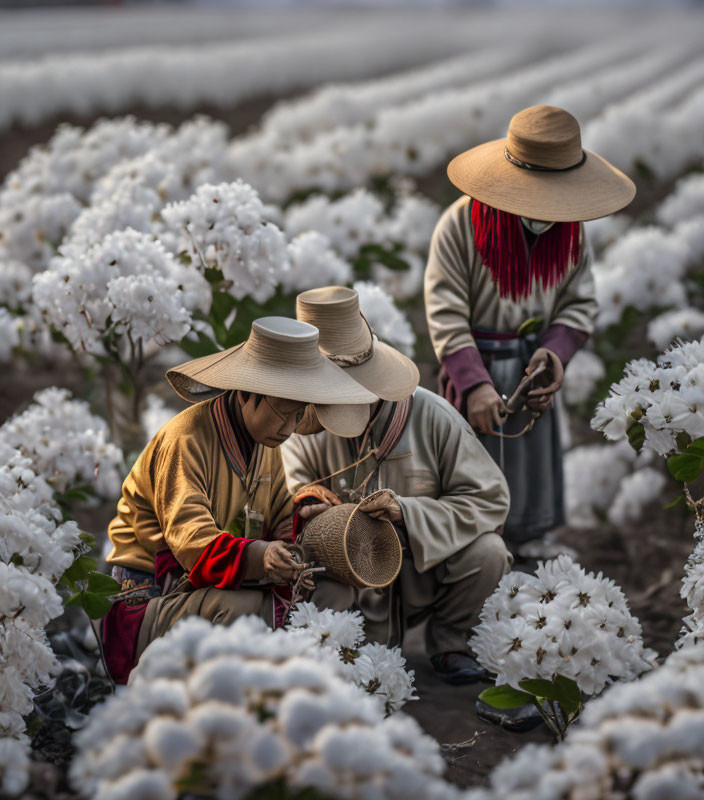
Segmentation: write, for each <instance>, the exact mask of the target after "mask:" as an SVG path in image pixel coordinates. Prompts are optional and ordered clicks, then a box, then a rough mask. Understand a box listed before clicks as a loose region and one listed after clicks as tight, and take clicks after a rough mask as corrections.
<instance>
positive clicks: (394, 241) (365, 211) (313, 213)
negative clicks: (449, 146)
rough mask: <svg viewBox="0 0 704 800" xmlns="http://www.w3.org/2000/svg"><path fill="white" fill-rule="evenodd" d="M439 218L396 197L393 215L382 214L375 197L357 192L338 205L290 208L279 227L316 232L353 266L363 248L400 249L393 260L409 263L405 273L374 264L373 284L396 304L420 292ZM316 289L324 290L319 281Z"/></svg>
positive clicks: (422, 201) (430, 206) (421, 203)
mask: <svg viewBox="0 0 704 800" xmlns="http://www.w3.org/2000/svg"><path fill="white" fill-rule="evenodd" d="M439 216H440V209H439V208H438V206H437V205H436V204H435V203H432V202H431V201H430V200H428V199H426V198H424V197H421V196H420V195H409V194H406V195H399V196H398V197H397V198H396V202H395V204H394V208H393V210H392V211H391V212H390V213H386V212H385V210H384V206H383V205H382V203H381V201H380V200H379V198H378V197H376V196H375V195H374V194H372V193H371V192H369V191H367V190H366V189H357V190H355V191H353V192H350V193H349V194H347V195H344V196H343V197H341V198H339V199H337V200H330V199H328V198H327V197H325V196H324V195H313V196H312V197H309V198H308V199H307V200H305V201H304V202H303V203H299V204H294V205H292V206H290V207H289V208H288V209H287V211H286V213H285V223H284V224H285V228H286V232H287V233H288V234H289V236H291V235H295V234H300V233H303V232H305V231H312V230H317V231H319V232H321V233H322V234H324V235H325V236H326V237H327V238H328V240H329V241H330V243H331V245H332V247H333V248H334V249H335V250H336V251H337V252H338V253H339V254H340V255H342V256H343V257H344V258H347V259H352V260H353V259H355V258H356V257H357V256H358V255H359V254H360V248H362V247H363V246H364V245H372V244H375V245H381V246H382V247H388V248H390V247H392V246H394V245H396V246H400V248H401V249H400V250H399V251H398V252H397V253H396V255H397V256H398V257H399V258H401V259H404V260H405V261H406V262H407V263H408V265H409V269H408V270H402V271H396V270H391V269H388V268H387V267H385V266H384V265H383V264H381V263H374V264H373V273H374V278H375V280H376V282H377V283H378V284H379V285H380V286H381V287H382V288H384V289H386V291H388V292H390V294H391V295H392V296H393V297H395V298H399V299H400V298H407V297H412V296H414V295H416V294H417V293H418V291H419V289H420V286H421V284H422V281H423V270H424V267H425V258H426V256H427V252H428V245H429V243H430V238H431V236H432V235H433V230H434V228H435V225H436V223H437V221H438V218H439ZM328 271H330V268H328ZM324 274H326V273H324ZM340 282H343V281H340ZM344 282H346V281H344ZM317 285H318V286H321V285H324V284H323V283H322V281H320V280H319V281H318V282H317Z"/></svg>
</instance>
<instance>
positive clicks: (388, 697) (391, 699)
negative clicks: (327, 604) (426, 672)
mask: <svg viewBox="0 0 704 800" xmlns="http://www.w3.org/2000/svg"><path fill="white" fill-rule="evenodd" d="M290 627H291V628H293V629H305V630H307V631H309V632H310V633H311V634H312V635H313V636H315V638H316V639H317V641H318V643H319V645H320V646H321V647H323V648H330V649H331V650H333V651H334V652H336V653H337V654H338V656H339V658H340V660H341V661H342V662H343V664H344V670H345V672H344V674H345V676H346V677H348V678H349V679H350V680H351V681H352V682H353V683H356V684H357V685H358V686H360V687H361V688H362V689H364V690H365V691H366V692H368V693H369V694H371V695H373V696H374V697H376V698H378V699H379V700H380V701H381V704H382V706H383V708H384V710H385V712H386V713H387V714H389V713H391V712H392V711H397V710H398V709H399V708H401V707H402V706H403V705H404V704H405V703H406V702H407V701H408V700H415V699H417V698H416V697H415V696H414V694H413V671H412V670H411V671H410V672H407V671H406V670H405V669H404V667H405V664H406V659H405V658H404V657H403V655H402V654H401V650H400V648H398V647H394V648H389V647H387V646H386V645H383V644H362V641H363V640H364V620H363V618H362V615H361V614H360V612H359V611H355V612H350V611H332V610H330V609H323V610H320V609H318V608H316V607H315V605H313V603H299V604H298V606H297V607H296V609H295V610H294V611H293V613H292V614H291V617H290Z"/></svg>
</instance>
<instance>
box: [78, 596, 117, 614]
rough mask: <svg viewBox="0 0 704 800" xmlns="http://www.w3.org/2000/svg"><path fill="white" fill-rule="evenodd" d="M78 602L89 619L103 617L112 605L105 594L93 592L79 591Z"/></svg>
mask: <svg viewBox="0 0 704 800" xmlns="http://www.w3.org/2000/svg"><path fill="white" fill-rule="evenodd" d="M80 604H81V606H82V607H83V610H84V611H85V612H86V614H88V616H89V617H90V618H91V619H100V618H101V617H104V616H105V615H106V614H107V613H108V611H110V607H111V606H112V603H111V602H110V601H109V600H108V599H107V597H105V595H102V594H96V593H95V592H81V601H80Z"/></svg>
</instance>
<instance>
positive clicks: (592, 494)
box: [564, 441, 665, 528]
mask: <svg viewBox="0 0 704 800" xmlns="http://www.w3.org/2000/svg"><path fill="white" fill-rule="evenodd" d="M652 458H653V454H652V453H650V452H645V453H641V454H636V452H635V451H634V450H633V448H632V447H631V446H630V445H629V444H628V443H627V442H626V441H620V442H618V443H616V444H586V445H580V446H578V447H574V448H573V449H572V450H569V451H568V452H567V453H566V454H565V458H564V471H565V506H566V511H567V519H568V521H569V524H570V525H571V526H572V527H575V528H591V527H595V526H596V525H598V524H599V520H600V519H601V518H603V517H607V518H608V519H609V521H610V522H612V523H613V524H616V525H618V524H621V523H622V522H625V521H626V520H633V519H637V518H638V517H639V516H641V515H642V513H643V510H644V508H645V506H646V505H647V503H649V502H652V501H654V500H656V499H657V497H658V495H659V494H660V492H661V491H662V489H663V488H664V484H665V479H664V476H663V475H662V474H661V473H659V472H658V471H657V470H652V469H650V468H648V467H647V464H648V462H649V460H650V459H652ZM641 473H642V474H641ZM636 475H638V477H637V478H636V477H634V476H636ZM656 476H657V477H656ZM648 483H650V489H649V490H648V489H647V488H646V487H647V485H648ZM637 503H639V504H640V505H639V506H638V505H636V504H637Z"/></svg>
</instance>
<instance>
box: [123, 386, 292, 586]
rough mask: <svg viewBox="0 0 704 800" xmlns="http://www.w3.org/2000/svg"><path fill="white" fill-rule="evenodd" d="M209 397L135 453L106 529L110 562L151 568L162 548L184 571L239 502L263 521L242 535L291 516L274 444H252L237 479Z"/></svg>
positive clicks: (239, 511)
mask: <svg viewBox="0 0 704 800" xmlns="http://www.w3.org/2000/svg"><path fill="white" fill-rule="evenodd" d="M214 402H215V400H207V401H204V402H202V403H197V404H196V405H194V406H191V407H190V408H187V409H186V410H185V411H182V412H181V413H180V414H177V415H176V416H175V417H174V418H173V419H171V420H169V422H167V423H166V425H164V426H163V427H162V428H161V429H160V430H159V432H158V433H157V434H156V436H155V437H154V438H153V439H152V440H151V442H150V443H149V444H148V445H147V446H146V448H145V449H144V450H143V451H142V453H141V455H140V456H139V458H138V459H137V461H136V462H135V465H134V466H133V467H132V469H131V471H130V473H129V475H128V476H127V478H126V479H125V482H124V484H123V486H122V498H121V499H120V500H119V502H118V504H117V516H116V517H115V518H114V519H113V520H112V522H111V523H110V526H109V528H108V536H109V537H110V541H111V543H112V545H113V549H112V552H111V553H110V555H109V556H108V559H107V560H108V563H109V564H112V565H120V566H124V567H129V568H131V569H139V570H143V571H146V572H153V571H154V555H155V553H157V552H159V551H160V550H164V549H166V548H167V547H168V548H169V549H170V550H171V552H172V553H173V555H174V556H175V558H176V559H177V561H178V562H179V563H180V564H181V566H182V567H183V568H184V569H185V570H190V569H191V568H192V567H193V566H194V564H195V563H196V562H197V561H198V559H199V558H200V556H201V554H202V552H203V550H204V549H205V548H206V546H207V545H208V544H209V543H210V542H212V541H213V540H214V539H216V538H217V537H218V536H219V535H220V534H221V533H222V532H223V531H225V530H228V528H230V529H231V526H232V524H233V522H234V521H235V520H237V519H238V518H239V517H241V516H242V515H243V513H244V510H245V506H247V507H248V508H249V510H250V512H253V514H252V516H254V517H256V518H257V519H260V520H262V523H263V524H262V525H260V526H258V529H257V527H255V526H253V527H254V530H252V531H251V532H249V533H248V536H249V538H261V537H262V536H263V535H264V533H265V532H266V531H267V530H268V531H274V530H275V529H276V528H277V527H278V526H279V525H280V524H281V523H282V522H284V521H285V520H286V519H287V517H289V516H290V515H291V513H292V511H293V504H292V502H291V496H290V494H289V492H288V490H287V488H286V480H285V476H284V470H283V465H282V462H281V454H280V452H279V450H278V448H277V449H271V448H268V447H264V446H263V445H259V444H257V445H255V448H254V453H253V455H252V458H251V459H250V463H249V467H248V469H247V473H246V475H244V476H242V477H240V476H239V475H238V474H237V473H236V472H235V471H233V469H232V468H231V467H230V465H229V463H228V460H227V458H226V457H225V452H224V450H223V447H222V446H221V443H220V440H219V437H218V432H217V429H216V425H215V421H214V419H213V415H212V413H211V405H212V403H214ZM235 535H238V536H244V535H245V534H244V533H236V534H235Z"/></svg>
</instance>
